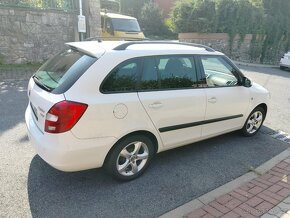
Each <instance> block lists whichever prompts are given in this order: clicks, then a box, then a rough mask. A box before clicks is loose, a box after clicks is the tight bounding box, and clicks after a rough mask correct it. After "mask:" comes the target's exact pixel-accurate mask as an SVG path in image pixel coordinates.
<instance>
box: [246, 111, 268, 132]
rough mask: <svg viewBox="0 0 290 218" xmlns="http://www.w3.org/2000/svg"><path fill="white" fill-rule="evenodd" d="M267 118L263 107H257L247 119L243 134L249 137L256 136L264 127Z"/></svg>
mask: <svg viewBox="0 0 290 218" xmlns="http://www.w3.org/2000/svg"><path fill="white" fill-rule="evenodd" d="M265 116H266V112H265V110H264V109H263V108H262V107H256V108H255V109H254V110H253V111H252V112H251V113H250V115H249V117H248V118H247V120H246V122H245V124H244V127H243V128H242V134H243V135H244V136H247V137H250V136H253V135H256V134H257V132H258V131H259V130H260V129H261V127H262V125H263V122H264V120H265Z"/></svg>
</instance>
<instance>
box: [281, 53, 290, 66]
mask: <svg viewBox="0 0 290 218" xmlns="http://www.w3.org/2000/svg"><path fill="white" fill-rule="evenodd" d="M287 68H288V69H290V51H288V53H285V54H284V56H283V57H282V58H281V60H280V69H281V70H285V69H287Z"/></svg>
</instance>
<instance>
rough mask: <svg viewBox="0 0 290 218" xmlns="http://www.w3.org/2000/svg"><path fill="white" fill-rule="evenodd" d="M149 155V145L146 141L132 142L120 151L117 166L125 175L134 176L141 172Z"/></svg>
mask: <svg viewBox="0 0 290 218" xmlns="http://www.w3.org/2000/svg"><path fill="white" fill-rule="evenodd" d="M148 157H149V150H148V146H147V145H146V144H145V143H144V142H140V141H137V142H132V143H130V144H128V145H127V146H126V147H125V148H123V150H122V151H121V152H120V154H119V156H118V158H117V162H116V167H117V170H118V172H119V173H120V174H121V175H123V176H133V175H135V174H136V173H138V172H140V171H141V170H142V169H143V168H144V166H145V164H146V162H147V160H148Z"/></svg>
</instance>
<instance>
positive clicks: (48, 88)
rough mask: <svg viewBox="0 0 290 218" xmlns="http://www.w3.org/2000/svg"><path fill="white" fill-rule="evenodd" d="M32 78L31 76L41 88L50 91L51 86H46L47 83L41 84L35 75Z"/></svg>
mask: <svg viewBox="0 0 290 218" xmlns="http://www.w3.org/2000/svg"><path fill="white" fill-rule="evenodd" d="M32 78H33V80H34V82H35V83H36V84H37V85H38V86H40V87H41V88H43V89H44V90H46V91H48V92H51V91H52V88H51V87H49V86H47V85H45V84H43V83H42V82H40V79H39V78H38V77H37V76H35V75H34V76H33V77H32Z"/></svg>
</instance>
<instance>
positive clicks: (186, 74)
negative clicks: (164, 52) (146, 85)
mask: <svg viewBox="0 0 290 218" xmlns="http://www.w3.org/2000/svg"><path fill="white" fill-rule="evenodd" d="M156 63H157V70H158V72H159V75H160V86H161V87H160V88H161V89H171V88H172V89H176V88H192V87H196V85H197V76H196V68H195V66H194V61H193V57H190V56H164V57H162V56H161V57H156Z"/></svg>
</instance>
